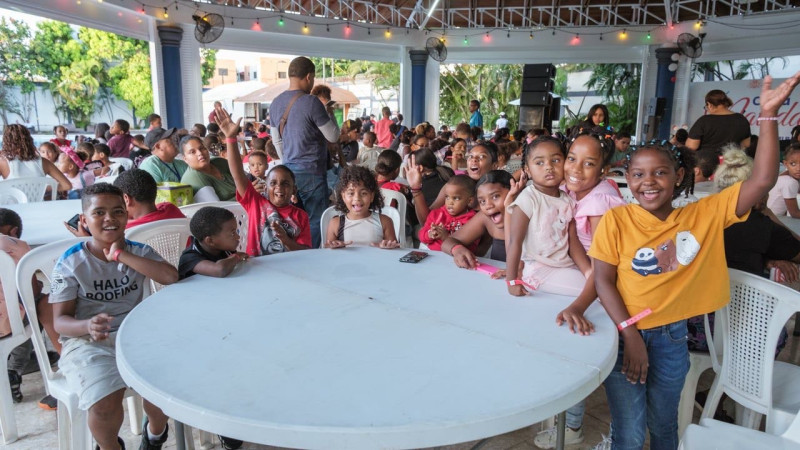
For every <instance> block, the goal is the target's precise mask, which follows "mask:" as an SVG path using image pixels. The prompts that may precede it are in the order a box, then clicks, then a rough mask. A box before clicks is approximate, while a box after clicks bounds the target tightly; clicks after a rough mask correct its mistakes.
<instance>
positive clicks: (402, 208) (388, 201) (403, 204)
mask: <svg viewBox="0 0 800 450" xmlns="http://www.w3.org/2000/svg"><path fill="white" fill-rule="evenodd" d="M381 195H382V196H383V204H384V205H386V206H392V200H394V201H396V202H397V206H396V207H395V208H397V211H398V212H399V213H400V224H399V225H400V230H401V231H402V232H401V233H400V234H398V235H397V241H398V242H400V243H401V244H403V243H404V242H405V241H406V210H407V209H408V200H407V199H406V196H405V195H403V194H402V193H400V192H397V191H393V190H391V189H381Z"/></svg>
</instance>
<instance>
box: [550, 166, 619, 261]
mask: <svg viewBox="0 0 800 450" xmlns="http://www.w3.org/2000/svg"><path fill="white" fill-rule="evenodd" d="M611 183H613V181H610V180H603V181H600V183H598V184H597V186H595V187H594V189H592V190H591V191H590V192H589V193H588V194H586V196H585V197H583V198H582V199H580V200H578V199H577V198H576V196H575V193H574V192H570V191H568V190H566V188H564V187H563V186H562V189H564V191H566V192H567V194H569V196H570V197H571V198H572V199H573V200H575V201H576V202H577V205H576V206H575V225H576V228H577V231H578V240H579V241H581V244H583V248H585V249H586V251H589V246H590V245H592V235H593V234H594V233H593V231H594V230H592V224H591V222H589V218H590V217H593V216H598V217H602V215H603V214H605V213H606V211H608V210H609V209H611V208H616V207H617V206H625V200H623V199H622V197H621V196H620V195H619V191H618V190H617V189H616V188H615V186H614V185H612V184H611Z"/></svg>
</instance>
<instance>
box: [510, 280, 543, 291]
mask: <svg viewBox="0 0 800 450" xmlns="http://www.w3.org/2000/svg"><path fill="white" fill-rule="evenodd" d="M506 284H507V285H508V286H509V287H511V286H525V287H526V288H528V289H530V290H532V291H535V290H536V288H535V287H533V286H531V285H530V284H528V283H526V282H524V281H522V280H508V281H506Z"/></svg>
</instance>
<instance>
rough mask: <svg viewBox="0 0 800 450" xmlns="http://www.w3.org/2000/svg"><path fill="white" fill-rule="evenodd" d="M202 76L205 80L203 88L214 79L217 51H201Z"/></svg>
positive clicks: (204, 49) (203, 49) (205, 49)
mask: <svg viewBox="0 0 800 450" xmlns="http://www.w3.org/2000/svg"><path fill="white" fill-rule="evenodd" d="M200 59H201V60H202V61H201V63H200V76H201V78H202V79H203V86H205V85H207V84H208V82H209V81H211V79H212V78H214V69H216V68H217V50H216V49H213V48H201V49H200Z"/></svg>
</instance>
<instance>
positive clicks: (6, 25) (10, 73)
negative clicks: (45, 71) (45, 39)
mask: <svg viewBox="0 0 800 450" xmlns="http://www.w3.org/2000/svg"><path fill="white" fill-rule="evenodd" d="M30 40H31V33H30V29H29V28H28V26H27V25H26V24H25V22H22V21H16V20H14V19H11V20H8V21H7V20H6V19H5V18H0V119H2V121H3V126H6V125H8V114H9V113H13V114H17V115H19V116H20V117H22V119H23V120H24V121H26V122H28V121H29V120H30V117H29V116H30V105H32V102H31V101H29V98H27V97H29V96H30V95H31V94H32V93H33V91H34V89H35V88H36V86H35V85H34V84H33V74H34V72H35V70H36V67H35V64H34V62H35V61H34V59H33V58H32V52H31V50H30ZM13 88H19V90H20V92H21V93H22V94H23V96H24V98H23V101H22V102H18V101H16V100H14V99H13V97H12V89H13Z"/></svg>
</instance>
